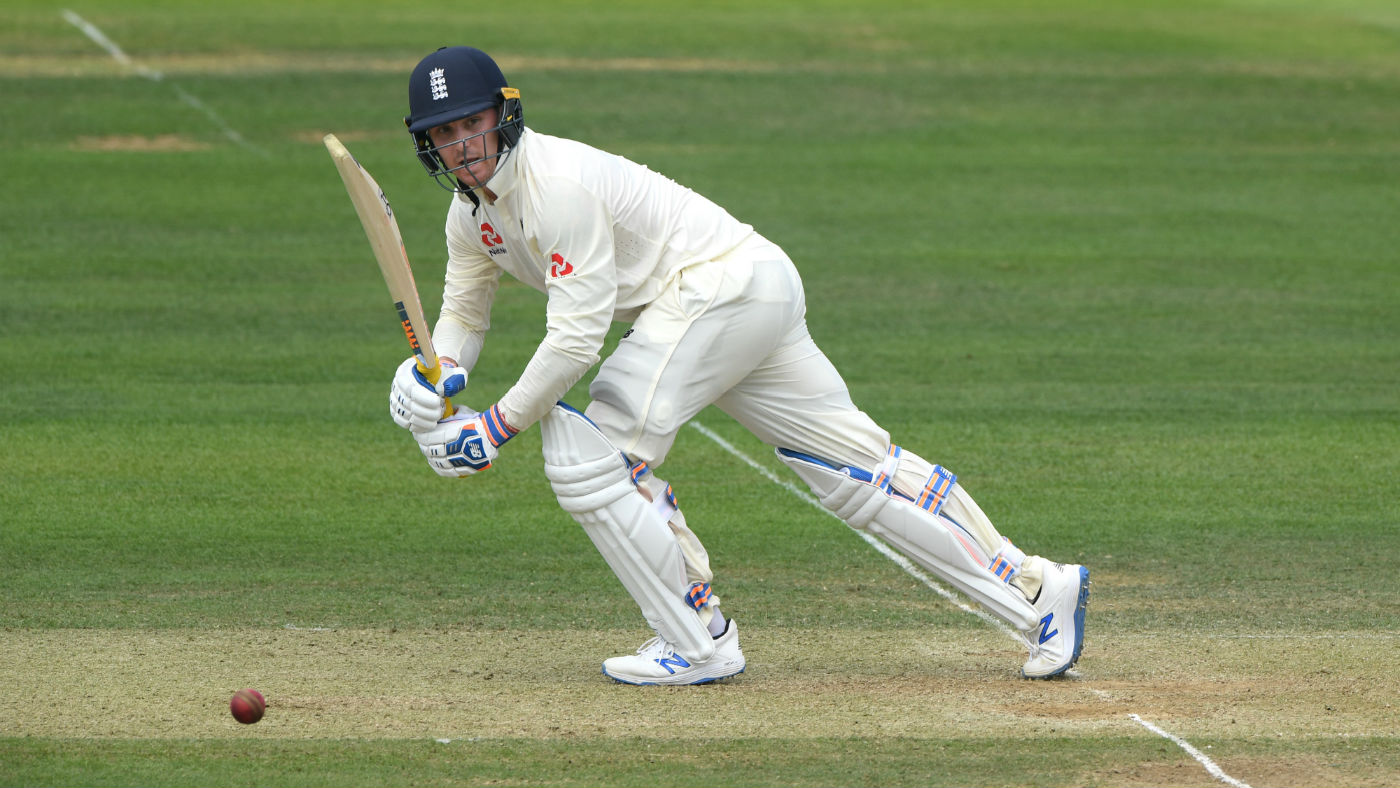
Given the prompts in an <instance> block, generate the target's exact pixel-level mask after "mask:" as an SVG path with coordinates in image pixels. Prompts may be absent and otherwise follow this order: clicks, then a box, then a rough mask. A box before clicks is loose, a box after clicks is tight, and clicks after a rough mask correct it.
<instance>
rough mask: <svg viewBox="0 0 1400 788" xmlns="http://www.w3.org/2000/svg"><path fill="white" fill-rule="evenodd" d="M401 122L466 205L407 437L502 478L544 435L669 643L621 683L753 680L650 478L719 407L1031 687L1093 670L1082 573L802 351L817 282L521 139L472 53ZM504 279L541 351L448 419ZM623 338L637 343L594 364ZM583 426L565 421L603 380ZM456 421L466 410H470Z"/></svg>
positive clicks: (446, 472)
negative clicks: (903, 566) (878, 542)
mask: <svg viewBox="0 0 1400 788" xmlns="http://www.w3.org/2000/svg"><path fill="white" fill-rule="evenodd" d="M408 103H409V114H408V116H407V117H406V118H405V122H406V123H407V125H408V131H409V133H410V134H411V135H412V138H413V143H414V147H415V149H416V151H417V155H418V160H419V161H420V162H421V163H422V165H423V167H424V168H426V169H427V172H428V174H429V175H430V176H432V177H433V178H434V179H435V180H436V181H437V182H438V183H439V184H440V185H441V186H443V187H444V188H446V189H447V190H448V191H450V192H452V193H453V197H452V201H451V205H450V206H449V208H448V210H447V228H446V229H447V250H448V261H447V273H446V279H445V285H444V289H443V306H442V314H441V316H440V318H439V320H438V322H437V325H436V328H435V330H434V337H435V340H436V343H437V347H438V351H439V354H440V356H441V357H442V364H443V373H442V376H441V378H440V379H439V381H438V382H437V383H436V384H432V383H429V382H428V381H427V380H426V379H425V378H424V377H423V376H422V375H421V374H420V373H419V372H418V370H417V364H416V359H415V358H413V357H410V358H409V359H407V360H406V361H404V363H403V364H402V365H400V366H399V368H398V371H397V373H396V374H395V376H394V380H393V385H392V388H391V390H390V396H389V399H390V410H391V412H392V415H393V418H394V420H395V422H397V423H398V424H399V425H400V426H402V427H404V428H406V429H408V430H410V431H412V434H413V436H414V439H415V440H416V441H417V442H418V444H419V447H420V448H421V450H422V452H423V455H424V456H425V457H426V458H427V460H428V463H429V465H431V466H432V468H433V469H434V470H435V471H437V472H438V473H439V474H441V475H443V476H452V477H457V476H468V475H472V474H476V473H480V472H482V471H485V470H487V469H489V468H490V467H491V465H492V463H493V462H494V461H495V460H496V458H497V456H498V454H499V452H500V451H501V448H502V447H503V446H504V445H505V444H506V443H507V442H509V441H510V439H511V438H512V437H514V436H515V435H516V434H518V433H519V432H520V430H523V429H527V428H529V427H530V426H531V425H534V424H535V423H536V422H539V423H540V424H541V430H542V436H541V437H542V441H543V451H544V455H545V456H544V459H545V472H546V475H547V476H548V477H549V480H550V482H551V484H552V486H553V488H554V491H555V493H556V495H557V496H558V498H559V501H560V503H561V505H562V506H563V507H564V508H565V510H567V511H568V512H570V514H572V515H573V516H574V518H575V519H576V520H577V521H578V522H579V523H580V525H582V527H583V528H584V530H585V531H586V532H587V534H588V536H589V538H590V539H591V540H592V541H593V543H594V544H595V545H596V546H597V548H598V551H599V553H601V554H602V557H603V559H604V560H605V561H606V562H607V564H608V566H609V567H610V568H611V569H612V570H613V572H614V573H615V574H616V575H617V577H618V579H619V580H620V581H621V582H622V585H623V586H624V587H625V588H626V590H627V592H628V593H629V594H630V595H631V596H632V598H633V599H634V600H635V601H636V602H637V604H638V606H639V607H640V608H641V610H642V613H643V615H644V616H645V618H646V620H647V623H648V624H649V625H650V627H651V628H652V630H654V631H655V637H652V638H651V639H649V640H647V641H646V642H645V643H643V644H642V646H641V648H639V649H638V650H637V651H636V653H634V654H628V655H624V656H617V657H612V658H610V659H607V660H605V661H604V662H603V673H605V674H606V675H608V676H609V677H611V678H613V679H615V680H617V681H619V682H623V683H627V684H703V683H707V682H712V681H716V680H718V679H724V678H728V677H730V676H734V675H736V674H738V673H740V672H742V671H743V670H744V666H745V662H744V654H743V651H742V650H741V649H740V647H739V628H738V625H737V624H736V623H735V621H734V620H733V619H730V618H727V617H726V616H725V615H724V613H723V612H721V601H720V596H719V594H718V593H717V591H716V588H715V585H714V573H713V572H712V571H711V567H710V560H709V556H708V554H707V553H706V551H705V547H704V546H703V545H702V544H701V542H700V539H699V538H698V537H697V536H696V534H695V532H694V531H693V530H692V529H691V528H690V526H689V525H688V524H687V523H686V518H685V515H684V513H683V512H682V510H681V509H680V508H679V506H678V505H677V503H676V496H675V495H674V494H673V493H672V490H671V486H670V485H669V484H667V483H666V482H665V481H663V480H662V479H660V478H658V477H657V476H656V471H657V469H658V468H660V466H661V464H662V463H663V462H664V461H665V459H666V455H667V453H668V452H669V451H670V449H671V446H672V444H673V443H674V441H675V439H676V434H677V432H678V431H679V430H680V429H681V427H682V426H683V425H684V424H685V423H686V422H687V421H688V420H690V419H691V418H693V417H695V416H696V414H698V413H699V412H700V411H701V410H702V409H703V408H705V407H706V406H707V405H711V404H714V405H716V406H718V407H719V408H720V409H722V410H723V411H724V412H725V413H728V414H729V415H730V416H732V417H733V418H734V419H735V420H736V421H738V422H739V423H740V424H742V425H743V426H744V427H745V428H747V429H748V430H749V431H750V432H752V433H753V434H754V435H755V436H757V437H758V438H759V439H760V440H762V441H763V442H764V443H766V444H768V445H770V446H772V447H774V449H775V450H776V451H777V454H778V457H779V458H780V459H781V460H782V462H783V463H785V464H786V465H787V466H788V467H790V468H791V469H792V470H793V472H795V473H796V474H797V475H798V477H800V478H801V479H802V480H803V481H804V482H805V483H806V484H807V485H808V486H809V487H810V488H811V489H812V491H813V492H814V493H815V494H816V496H817V498H818V499H819V500H820V501H821V502H822V504H823V505H824V506H826V507H827V508H829V509H830V510H831V511H832V512H834V513H835V514H836V515H837V516H839V517H840V518H841V519H842V520H844V521H845V522H846V523H847V524H848V525H850V526H851V527H852V528H856V529H859V530H862V531H866V532H869V533H871V534H873V535H875V536H876V537H878V538H880V539H882V540H884V541H885V542H887V543H889V544H890V545H891V546H893V547H894V548H895V549H897V550H899V551H900V552H901V553H903V554H904V555H906V556H908V557H909V558H910V559H911V560H913V561H915V562H916V563H917V564H919V565H920V566H922V567H924V568H926V569H928V570H929V571H930V572H932V573H934V574H936V575H937V576H939V577H941V578H943V579H944V580H946V581H947V582H948V583H951V584H952V585H953V586H955V587H956V588H958V589H959V590H960V591H962V592H963V593H965V594H967V595H968V596H969V597H971V598H972V599H974V600H976V601H977V602H978V603H980V604H981V605H982V606H983V607H985V608H986V609H987V610H989V611H990V612H992V613H993V614H995V615H996V616H998V617H1000V618H1001V619H1003V620H1005V621H1006V622H1007V623H1008V624H1010V626H1012V627H1013V628H1014V629H1015V630H1017V631H1018V632H1020V633H1022V634H1023V635H1024V637H1025V638H1026V642H1027V645H1028V647H1029V649H1030V655H1029V658H1028V659H1027V660H1026V662H1025V664H1024V665H1023V666H1022V668H1021V672H1022V674H1023V675H1025V676H1026V677H1029V678H1049V677H1052V676H1057V675H1060V674H1062V673H1064V672H1065V671H1066V670H1067V669H1069V667H1070V666H1071V665H1073V664H1074V663H1075V660H1077V659H1078V658H1079V654H1080V650H1081V648H1082V645H1083V638H1084V610H1085V606H1086V604H1087V602H1088V596H1089V571H1088V570H1087V569H1085V568H1084V567H1082V566H1077V565H1068V564H1058V563H1054V562H1052V561H1049V560H1046V559H1044V558H1041V557H1039V556H1034V555H1027V554H1026V553H1024V552H1022V551H1021V550H1020V549H1019V548H1017V547H1016V546H1015V545H1013V544H1012V543H1011V542H1010V541H1009V540H1008V539H1006V538H1005V537H1003V536H1002V535H1001V534H1000V533H998V532H997V529H996V528H995V527H994V526H993V525H992V523H991V521H990V520H989V519H988V518H987V516H986V515H985V514H983V512H982V510H981V509H980V508H979V507H978V506H977V504H976V503H975V502H974V501H973V500H972V498H971V497H970V496H969V495H968V494H967V492H966V491H965V490H964V489H963V487H962V485H960V484H958V482H957V477H956V476H955V475H954V474H953V473H952V472H951V471H950V470H948V469H947V468H944V467H942V466H940V465H935V464H933V463H931V462H929V461H927V460H925V459H924V458H923V457H921V456H919V455H917V454H915V453H914V452H912V451H909V450H908V449H905V448H903V447H901V446H898V445H895V444H894V443H892V442H891V439H890V435H889V433H887V432H886V431H885V430H883V429H881V428H880V426H879V425H878V424H876V423H875V422H874V421H873V420H872V419H871V418H870V417H869V416H867V415H866V414H865V413H864V412H862V411H861V410H859V409H858V408H857V407H856V406H855V405H854V404H853V403H852V401H851V397H850V393H849V391H848V390H847V388H846V384H845V382H844V381H843V380H842V378H841V375H840V374H839V373H838V372H837V371H836V369H835V367H833V366H832V364H831V362H830V361H829V360H828V359H827V357H826V356H825V355H824V354H823V353H822V351H821V349H820V348H818V347H817V345H816V343H815V342H813V340H812V337H811V336H810V334H809V333H808V331H807V324H806V300H805V297H804V295H803V289H802V281H801V278H800V277H799V276H798V273H797V269H796V267H794V265H793V263H792V261H791V260H789V259H788V257H787V255H786V254H784V252H783V250H782V249H780V248H778V246H776V245H775V244H773V243H772V242H771V241H769V240H767V239H766V238H764V237H763V236H762V235H760V234H758V233H757V232H755V231H754V228H753V227H751V226H749V225H747V224H744V223H743V222H741V221H739V220H737V219H735V218H734V217H733V216H730V215H729V213H727V212H726V211H725V210H724V209H723V208H721V207H719V206H718V205H716V204H715V203H713V202H711V201H710V200H708V199H706V198H704V197H703V196H701V195H699V194H696V193H695V192H693V191H691V190H690V189H687V188H685V187H684V186H681V185H679V184H677V183H675V182H674V181H672V180H670V179H668V178H666V177H665V176H663V175H660V174H658V173H656V172H653V171H651V170H649V169H647V168H646V167H644V166H642V165H640V164H636V163H634V162H631V161H629V160H627V159H625V158H622V157H620V156H615V155H613V154H610V153H606V152H604V151H601V150H598V149H596V148H593V147H590V146H588V145H585V144H583V143H580V142H576V141H573V140H568V139H563V138H560V137H553V136H549V135H546V134H542V133H539V132H536V131H534V130H532V129H530V128H527V127H526V126H525V125H524V118H523V115H522V111H521V98H520V92H519V91H518V90H517V89H516V88H513V87H511V86H510V85H509V84H508V83H507V82H506V79H505V77H504V76H503V75H502V73H501V70H500V68H498V67H497V65H496V63H495V61H493V60H492V59H491V57H490V56H488V55H487V54H486V53H484V52H482V51H480V50H478V49H474V48H471V47H465V46H455V47H446V48H443V49H439V50H437V51H436V52H433V53H432V54H430V55H428V56H427V57H425V58H423V60H422V61H421V62H420V63H419V64H418V66H417V67H416V68H414V70H413V73H412V75H411V76H410V78H409V102H408ZM503 273H507V274H510V275H511V276H512V277H514V278H516V279H517V280H519V281H521V282H523V283H525V284H527V285H529V286H531V287H533V288H535V289H537V290H539V291H541V292H543V293H544V294H545V296H546V299H547V303H546V307H545V332H544V337H543V339H542V340H541V341H540V344H539V347H538V349H536V351H535V353H534V356H533V357H532V358H531V359H530V361H529V362H528V363H527V364H526V365H525V368H524V370H523V371H522V372H521V373H520V376H519V379H518V380H517V381H516V382H515V384H514V385H513V386H511V387H510V389H509V390H508V391H506V393H505V394H504V395H503V396H502V397H501V398H500V400H499V401H497V402H495V403H493V404H491V405H489V406H487V407H486V408H484V409H483V410H481V411H480V412H475V411H471V410H468V409H461V410H460V411H458V412H457V413H455V414H454V415H452V416H450V417H448V418H445V419H444V418H442V415H443V412H444V397H454V396H458V395H460V394H461V393H462V391H463V390H464V389H465V387H466V385H467V378H468V374H469V373H470V372H471V370H472V368H473V367H474V366H475V365H476V363H477V359H478V357H479V355H480V353H481V350H482V347H483V344H484V342H485V337H486V332H487V329H489V328H490V326H491V320H490V316H491V304H492V300H493V298H494V296H495V293H496V288H497V285H498V284H499V282H500V278H501V275H502V274H503ZM614 321H621V322H626V323H630V324H631V328H630V330H629V331H627V332H626V333H625V334H624V335H623V338H622V339H621V341H620V342H619V343H618V346H617V348H616V350H615V351H614V352H613V353H612V354H611V355H609V356H608V357H607V358H606V359H603V358H601V356H600V351H601V350H602V348H603V343H604V338H605V336H606V334H607V332H608V328H609V326H610V325H611V324H612V323H613V322H614ZM600 361H601V366H599V369H598V372H597V374H596V376H595V377H594V379H593V381H592V383H591V384H590V386H589V397H590V402H589V403H588V405H587V407H586V409H585V410H584V411H583V412H582V413H580V412H578V411H575V410H572V409H570V408H568V407H567V406H564V405H562V404H556V403H558V401H559V400H560V398H561V397H563V396H564V393H565V392H566V391H568V390H569V388H570V387H571V386H573V384H574V383H576V382H577V381H578V380H579V379H580V378H582V377H583V375H584V374H585V373H586V372H588V371H589V370H590V369H591V368H592V367H594V365H597V364H599V362H600ZM459 402H460V400H459Z"/></svg>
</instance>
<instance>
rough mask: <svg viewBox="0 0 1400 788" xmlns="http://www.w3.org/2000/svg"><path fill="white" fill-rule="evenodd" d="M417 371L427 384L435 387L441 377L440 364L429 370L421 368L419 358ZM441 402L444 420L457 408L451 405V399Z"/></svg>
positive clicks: (421, 363) (444, 398)
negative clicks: (426, 380) (421, 374)
mask: <svg viewBox="0 0 1400 788" xmlns="http://www.w3.org/2000/svg"><path fill="white" fill-rule="evenodd" d="M418 371H419V372H421V373H423V377H425V378H427V379H428V382H429V383H431V384H433V385H434V386H436V385H437V382H438V379H439V378H441V377H442V364H434V365H433V366H432V369H429V368H428V367H425V366H423V359H421V358H420V359H418ZM442 402H443V406H442V417H443V418H444V419H445V418H447V417H448V416H451V415H452V414H454V413H456V412H457V408H456V406H454V405H453V404H452V400H451V399H449V398H447V397H443V398H442Z"/></svg>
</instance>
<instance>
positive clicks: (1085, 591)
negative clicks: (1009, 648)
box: [1021, 566, 1089, 679]
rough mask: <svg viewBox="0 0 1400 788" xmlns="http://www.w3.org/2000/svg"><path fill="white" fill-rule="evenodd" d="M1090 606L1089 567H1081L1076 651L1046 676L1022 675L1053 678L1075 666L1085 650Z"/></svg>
mask: <svg viewBox="0 0 1400 788" xmlns="http://www.w3.org/2000/svg"><path fill="white" fill-rule="evenodd" d="M1088 606H1089V567H1087V566H1081V567H1079V599H1078V600H1077V601H1076V602H1075V603H1074V653H1073V654H1070V657H1069V662H1066V663H1065V666H1064V667H1062V668H1060V669H1059V670H1056V671H1055V672H1054V673H1046V674H1045V675H1044V676H1027V675H1026V672H1025V671H1024V670H1023V671H1021V675H1022V676H1024V677H1025V678H1028V679H1053V678H1055V677H1056V676H1059V675H1063V674H1064V672H1065V671H1067V670H1069V669H1070V668H1072V667H1074V663H1076V662H1078V661H1079V654H1080V653H1081V652H1082V651H1084V608H1086V607H1088Z"/></svg>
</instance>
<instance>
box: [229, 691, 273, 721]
mask: <svg viewBox="0 0 1400 788" xmlns="http://www.w3.org/2000/svg"><path fill="white" fill-rule="evenodd" d="M228 710H229V711H230V712H231V713H232V714H233V718H234V719H235V720H238V721H239V722H241V723H243V724H244V725H252V724H253V723H255V722H257V721H258V720H260V719H262V716H263V712H264V711H266V710H267V700H266V699H264V698H263V696H262V693H261V692H258V691H257V690H255V689H241V690H239V691H237V692H235V693H233V698H232V699H230V700H229V702H228Z"/></svg>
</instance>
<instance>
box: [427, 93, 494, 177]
mask: <svg viewBox="0 0 1400 788" xmlns="http://www.w3.org/2000/svg"><path fill="white" fill-rule="evenodd" d="M496 117H497V112H496V109H495V108H494V107H492V108H490V109H485V110H482V111H481V112H478V113H476V114H475V115H468V116H467V117H465V118H461V119H460V120H454V121H452V122H451V123H444V124H442V125H441V126H434V127H433V128H431V129H428V140H429V141H431V142H432V143H433V145H434V146H435V147H436V148H437V149H438V155H439V156H441V157H442V163H443V164H445V165H447V169H448V170H454V171H456V172H455V174H456V175H457V178H458V179H459V180H461V181H462V183H464V184H466V185H467V186H469V187H478V186H484V185H486V182H487V181H489V180H490V179H491V176H492V175H493V174H495V172H496V158H495V156H496V153H498V152H499V151H500V133H499V132H497V131H495V130H494V129H495V128H496ZM487 132H490V133H487ZM463 166H465V169H464V170H458V169H457V168H459V167H463Z"/></svg>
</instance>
